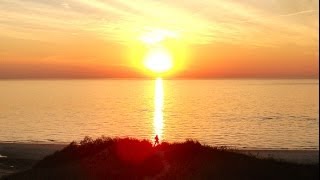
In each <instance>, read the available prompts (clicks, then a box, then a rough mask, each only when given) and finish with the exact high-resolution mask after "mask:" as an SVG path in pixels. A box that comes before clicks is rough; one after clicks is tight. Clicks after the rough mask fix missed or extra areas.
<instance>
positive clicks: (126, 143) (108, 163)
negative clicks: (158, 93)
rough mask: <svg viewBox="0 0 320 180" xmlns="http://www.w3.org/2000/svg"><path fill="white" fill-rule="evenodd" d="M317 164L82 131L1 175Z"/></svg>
mask: <svg viewBox="0 0 320 180" xmlns="http://www.w3.org/2000/svg"><path fill="white" fill-rule="evenodd" d="M318 167H319V164H317V165H299V164H293V163H286V162H279V161H275V160H272V159H257V158H255V157H252V156H247V155H243V154H239V153H235V152H230V151H228V150H226V149H224V148H217V147H210V146H204V145H201V144H200V143H199V142H197V141H192V140H187V141H185V142H183V143H173V144H169V143H162V144H160V145H158V146H156V147H153V146H152V143H151V142H149V141H147V140H137V139H130V138H123V139H120V138H116V139H111V138H106V137H101V138H98V139H96V140H93V139H91V138H89V137H86V138H85V139H84V140H82V141H81V142H79V143H76V142H72V143H70V144H69V145H68V146H67V147H65V148H64V149H62V150H61V151H57V152H55V153H54V154H52V155H50V156H47V157H45V158H44V159H43V160H41V161H39V162H38V163H37V164H36V165H34V167H33V168H32V169H30V170H27V171H24V172H20V173H16V174H12V175H10V176H6V177H3V178H2V179H33V180H37V179H318V178H319V170H318Z"/></svg>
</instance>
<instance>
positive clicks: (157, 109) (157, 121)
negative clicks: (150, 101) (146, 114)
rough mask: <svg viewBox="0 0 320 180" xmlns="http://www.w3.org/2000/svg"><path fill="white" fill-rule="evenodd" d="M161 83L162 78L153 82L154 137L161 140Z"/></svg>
mask: <svg viewBox="0 0 320 180" xmlns="http://www.w3.org/2000/svg"><path fill="white" fill-rule="evenodd" d="M163 96H164V94H163V82H162V78H157V79H156V80H155V95H154V120H153V127H154V136H155V135H158V137H159V139H160V140H161V139H162V138H163Z"/></svg>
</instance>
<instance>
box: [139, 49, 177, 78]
mask: <svg viewBox="0 0 320 180" xmlns="http://www.w3.org/2000/svg"><path fill="white" fill-rule="evenodd" d="M144 66H145V67H146V68H148V69H149V70H151V71H153V72H155V73H164V72H166V71H169V70H170V69H171V68H172V66H173V64H172V58H171V55H170V53H169V52H168V51H166V50H165V49H164V48H155V49H151V50H150V51H149V52H148V54H147V55H146V57H145V61H144Z"/></svg>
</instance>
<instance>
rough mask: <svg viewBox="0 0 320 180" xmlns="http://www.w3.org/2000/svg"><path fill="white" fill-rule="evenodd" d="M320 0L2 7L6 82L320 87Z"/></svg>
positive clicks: (49, 0)
mask: <svg viewBox="0 0 320 180" xmlns="http://www.w3.org/2000/svg"><path fill="white" fill-rule="evenodd" d="M318 21H319V2H318V1H317V0H224V1H217V0H216V1H215V0H201V1H198V0H184V1H178V0H135V1H131V0H104V1H103V0H90V1H86V0H55V1H53V0H1V1H0V78H96V77H113V78H122V77H124V78H135V77H148V76H152V75H154V74H152V73H150V72H149V70H147V69H146V67H145V66H144V65H143V62H144V60H145V57H146V54H148V52H150V51H152V49H154V48H159V47H161V48H165V49H166V51H167V52H168V53H169V54H170V57H171V58H172V62H173V68H172V69H171V70H169V71H168V72H167V73H166V74H164V75H166V76H169V77H177V78H317V77H318V75H319V74H318V71H319V62H318V58H319V52H318V49H319V44H318V42H319V35H318V31H319V30H318V29H319V24H318Z"/></svg>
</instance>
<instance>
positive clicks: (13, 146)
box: [0, 143, 319, 177]
mask: <svg viewBox="0 0 320 180" xmlns="http://www.w3.org/2000/svg"><path fill="white" fill-rule="evenodd" d="M65 146H66V145H64V144H24V143H0V177H2V176H3V175H7V174H11V173H14V172H18V171H22V170H25V169H29V168H31V167H32V166H33V165H34V164H35V163H36V162H37V161H39V160H41V159H42V158H44V157H45V156H47V155H50V154H52V153H54V152H55V151H58V150H61V149H62V148H63V147H65ZM234 151H235V152H239V153H244V154H247V155H252V156H256V157H258V158H274V159H277V160H280V161H287V162H293V163H301V164H315V163H319V151H318V150H234Z"/></svg>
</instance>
